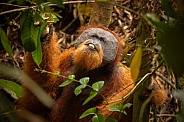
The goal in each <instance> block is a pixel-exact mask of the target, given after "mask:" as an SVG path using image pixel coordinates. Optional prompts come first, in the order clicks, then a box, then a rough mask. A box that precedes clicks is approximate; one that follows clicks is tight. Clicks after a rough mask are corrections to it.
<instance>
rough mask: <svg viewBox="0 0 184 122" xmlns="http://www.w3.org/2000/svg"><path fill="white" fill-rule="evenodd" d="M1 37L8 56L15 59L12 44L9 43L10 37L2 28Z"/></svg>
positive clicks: (0, 30)
mask: <svg viewBox="0 0 184 122" xmlns="http://www.w3.org/2000/svg"><path fill="white" fill-rule="evenodd" d="M0 37H1V43H2V45H3V47H4V49H5V50H6V52H8V54H9V55H10V56H11V57H13V52H12V48H11V45H10V42H9V40H8V37H7V36H6V34H5V32H4V30H3V29H2V28H1V27H0Z"/></svg>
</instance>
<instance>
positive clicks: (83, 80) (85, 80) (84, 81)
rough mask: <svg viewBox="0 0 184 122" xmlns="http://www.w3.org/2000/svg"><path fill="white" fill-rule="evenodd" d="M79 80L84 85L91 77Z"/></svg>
mask: <svg viewBox="0 0 184 122" xmlns="http://www.w3.org/2000/svg"><path fill="white" fill-rule="evenodd" d="M79 82H80V83H81V84H83V85H87V84H88V82H89V77H84V78H81V79H80V80H79Z"/></svg>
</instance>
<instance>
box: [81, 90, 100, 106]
mask: <svg viewBox="0 0 184 122" xmlns="http://www.w3.org/2000/svg"><path fill="white" fill-rule="evenodd" d="M97 94H98V93H97V92H96V91H91V92H90V96H89V97H88V98H87V99H86V100H85V101H84V103H83V104H82V105H85V104H87V103H88V102H89V101H90V100H92V99H93V98H94V97H95V96H96V95H97Z"/></svg>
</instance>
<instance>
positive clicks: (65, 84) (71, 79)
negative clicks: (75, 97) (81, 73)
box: [59, 75, 75, 87]
mask: <svg viewBox="0 0 184 122" xmlns="http://www.w3.org/2000/svg"><path fill="white" fill-rule="evenodd" d="M74 78H75V76H74V75H69V76H68V79H67V80H66V81H65V82H63V83H62V84H60V85H59V87H64V86H67V85H69V84H70V83H72V82H73V81H74V80H75V79H74Z"/></svg>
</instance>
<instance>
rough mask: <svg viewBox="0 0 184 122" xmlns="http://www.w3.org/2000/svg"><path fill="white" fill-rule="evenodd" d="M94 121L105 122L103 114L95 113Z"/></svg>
mask: <svg viewBox="0 0 184 122" xmlns="http://www.w3.org/2000/svg"><path fill="white" fill-rule="evenodd" d="M92 122H105V119H104V117H103V115H102V114H95V115H94V116H93V118H92Z"/></svg>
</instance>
